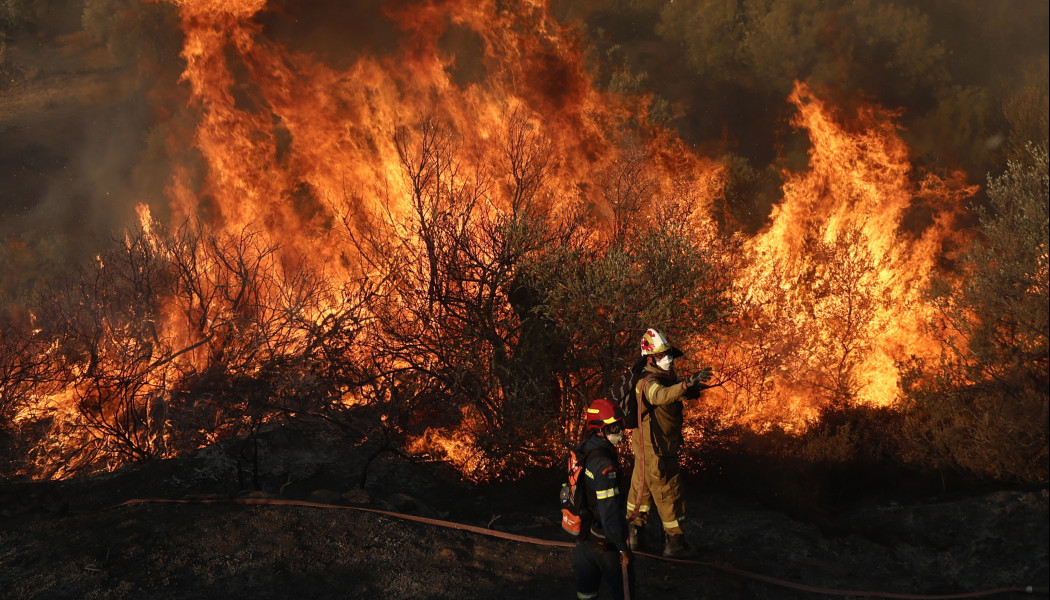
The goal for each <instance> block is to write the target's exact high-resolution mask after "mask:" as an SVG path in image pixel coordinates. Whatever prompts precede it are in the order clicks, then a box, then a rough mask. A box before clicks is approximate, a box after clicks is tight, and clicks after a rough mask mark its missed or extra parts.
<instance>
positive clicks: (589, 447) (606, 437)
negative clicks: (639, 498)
mask: <svg viewBox="0 0 1050 600" xmlns="http://www.w3.org/2000/svg"><path fill="white" fill-rule="evenodd" d="M623 418H624V415H623V411H622V410H621V409H620V406H619V405H617V404H616V403H615V402H612V401H610V400H607V399H605V398H599V399H598V400H595V401H594V402H592V403H591V405H590V406H588V407H587V414H586V416H585V419H586V427H585V430H584V442H583V444H582V456H584V457H585V458H584V459H583V464H584V472H583V475H584V476H583V477H582V478H581V480H582V481H583V482H584V489H585V491H586V498H587V505H588V507H589V508H590V510H591V512H592V513H593V515H594V518H593V520H592V521H591V524H590V527H589V528H588V529H584V530H581V531H580V536H579V538H578V539H577V541H576V549H575V552H574V553H573V568H574V569H575V570H576V598H577V599H578V600H590V599H592V598H597V597H598V588H599V587H600V586H601V583H602V582H603V581H604V582H605V583H606V585H607V586H608V587H609V589H610V591H611V592H612V596H613V598H616V599H617V600H619V599H622V598H625V597H632V596H634V565H633V558H632V555H631V549H630V547H629V546H628V545H627V519H626V518H625V515H626V504H625V502H624V500H625V498H624V494H623V489H622V487H623V471H622V470H621V468H620V457H619V455H618V454H617V453H616V445H617V444H619V443H620V441H622V440H623V437H624V428H623Z"/></svg>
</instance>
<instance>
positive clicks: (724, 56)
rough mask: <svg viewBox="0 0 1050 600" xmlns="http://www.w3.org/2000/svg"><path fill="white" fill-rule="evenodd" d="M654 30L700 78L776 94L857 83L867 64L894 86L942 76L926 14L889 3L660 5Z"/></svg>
mask: <svg viewBox="0 0 1050 600" xmlns="http://www.w3.org/2000/svg"><path fill="white" fill-rule="evenodd" d="M658 33H660V34H661V35H662V36H663V37H664V38H666V39H668V40H671V41H676V42H678V43H681V44H682V45H683V46H684V47H685V48H686V53H687V56H688V58H689V61H690V64H691V65H692V66H693V68H695V69H696V71H697V73H698V74H699V75H700V76H701V77H704V78H705V79H708V80H710V81H711V82H714V83H717V82H733V83H736V82H746V83H745V85H746V86H747V87H750V88H753V89H756V90H760V91H763V92H765V91H770V90H771V91H773V92H774V93H775V94H776V95H780V96H784V95H786V94H787V93H788V92H789V91H790V89H791V86H792V82H793V81H794V80H796V79H812V80H814V81H815V82H818V83H819V82H830V81H836V82H837V85H843V84H846V85H849V84H851V83H853V82H854V80H856V82H857V83H861V82H862V81H863V80H864V79H870V78H871V76H872V73H870V72H864V71H863V70H862V69H863V68H864V67H870V66H872V65H874V64H879V65H884V66H885V69H886V70H885V73H882V74H880V75H879V76H880V77H883V76H885V77H887V78H888V79H887V82H892V83H893V84H895V85H897V86H901V85H904V86H907V87H908V88H914V87H916V86H919V85H929V84H930V83H932V82H935V81H939V80H941V79H943V78H944V77H945V72H944V66H943V58H944V54H945V50H944V48H943V46H941V45H940V44H938V43H936V42H934V41H933V40H931V36H930V31H929V26H928V21H927V18H926V16H925V15H924V14H922V13H921V12H920V11H919V9H918V8H911V7H900V6H896V5H893V4H884V3H872V2H867V1H861V2H851V3H848V4H843V3H825V2H821V1H820V0H791V1H787V2H784V1H776V2H773V1H771V0H747V1H744V2H738V1H736V0H693V1H680V2H673V3H667V4H666V5H665V6H664V8H663V10H662V11H661V24H660V26H659V28H658ZM876 61H877V62H876ZM862 65H863V66H862Z"/></svg>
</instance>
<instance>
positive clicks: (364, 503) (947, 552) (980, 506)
mask: <svg viewBox="0 0 1050 600" xmlns="http://www.w3.org/2000/svg"><path fill="white" fill-rule="evenodd" d="M258 444H259V445H258V447H257V448H253V450H258V454H253V456H257V457H258V460H257V461H255V460H253V461H252V463H251V464H250V465H249V464H246V463H245V462H244V461H243V460H242V458H241V457H243V456H245V454H244V452H243V450H244V441H243V440H240V441H230V442H227V443H225V444H220V445H216V446H214V447H210V448H207V449H204V450H201V451H199V452H198V453H196V454H195V455H193V456H187V457H181V458H177V459H172V460H168V461H163V462H157V463H152V464H148V465H145V466H139V467H136V468H134V469H128V470H124V471H121V472H117V473H112V474H106V475H94V476H89V477H83V478H78V479H74V480H69V481H62V482H7V483H5V484H4V485H3V486H2V487H0V502H2V504H0V509H2V514H0V597H2V598H5V599H43V598H77V599H79V598H98V599H102V598H143V599H145V598H150V599H188V598H195V599H213V598H214V599H222V600H226V599H228V598H377V599H391V600H392V599H402V598H449V599H451V598H457V599H459V598H462V599H470V598H479V599H480V598H507V599H510V600H518V599H520V600H525V599H529V600H532V599H536V598H572V597H574V574H573V571H572V566H571V549H570V548H568V547H565V546H547V545H541V544H535V543H527V542H520V541H512V540H507V539H502V538H499V537H494V536H491V535H484V534H479V533H476V532H471V531H463V530H457V529H453V528H448V527H444V526H440V525H434V524H429V523H422V522H418V521H413V520H408V519H404V518H398V517H392V516H388V515H384V514H379V513H376V512H369V511H362V510H359V509H360V508H366V509H373V510H384V511H391V512H397V513H401V514H406V515H410V516H419V517H426V518H431V519H437V520H442V521H447V522H453V523H461V524H467V525H471V526H474V527H479V528H483V529H485V530H488V531H491V532H493V533H499V532H506V533H511V534H515V535H520V536H528V537H533V538H536V539H539V540H551V541H557V542H566V541H568V540H567V537H566V536H565V535H564V534H562V532H561V530H560V528H559V526H558V521H557V518H558V511H557V505H556V496H557V493H556V492H557V486H558V475H559V474H558V473H556V472H550V473H547V472H541V473H537V474H535V475H533V476H532V477H531V478H530V479H528V480H524V481H518V482H514V483H504V484H499V485H486V486H478V485H472V484H468V483H465V482H463V481H461V480H459V479H458V478H457V477H456V474H455V473H454V472H453V471H452V470H451V469H449V468H448V467H447V466H446V465H445V464H443V463H441V462H426V461H419V460H410V459H408V458H406V457H404V456H403V455H401V454H400V453H398V452H396V451H386V450H384V448H383V447H380V446H376V445H374V444H368V443H363V444H358V445H354V444H350V443H347V442H346V441H345V440H342V439H339V438H336V437H325V436H318V435H310V436H305V435H302V434H300V433H298V432H296V431H294V430H291V429H287V428H285V429H277V430H274V431H272V432H269V434H267V435H266V436H265V437H263V438H260V439H259V440H258ZM246 483H248V485H245V484H246ZM245 487H247V488H253V489H254V491H245V490H244V489H243V488H245ZM701 487H702V486H700V485H697V484H695V481H694V485H691V486H690V489H689V491H688V499H689V511H690V518H691V519H692V520H691V521H689V522H688V524H687V533H688V535H689V538H690V539H691V541H692V544H693V546H694V547H695V549H696V553H697V556H696V561H698V562H699V563H703V564H696V563H689V562H668V561H665V560H661V559H658V558H656V556H657V555H659V553H660V549H661V547H662V540H661V538H660V534H659V532H657V531H655V530H654V528H652V527H650V528H649V531H647V532H646V535H647V539H646V542H647V544H648V548H649V550H650V551H651V552H652V554H653V555H652V556H650V555H643V556H640V557H639V559H638V561H637V569H638V571H637V572H638V581H639V593H638V594H637V596H638V597H641V598H646V597H649V598H653V597H660V598H711V599H714V598H719V599H723V598H726V599H733V598H741V599H743V598H785V599H796V598H797V599H804V598H820V597H827V596H826V595H825V594H820V593H812V592H807V591H802V590H799V589H794V588H791V587H785V586H783V585H778V584H771V583H769V582H763V581H760V580H758V579H755V578H753V577H750V576H748V575H746V574H740V573H738V572H733V570H734V569H736V570H741V571H746V572H749V573H757V574H761V575H765V576H769V577H773V578H776V579H780V580H784V581H788V582H793V583H799V584H804V585H808V586H814V587H819V588H829V589H839V590H841V589H848V590H865V591H874V592H883V593H885V592H891V593H901V594H916V595H921V594H955V593H965V592H974V591H978V590H986V589H992V588H1002V587H1017V586H1027V585H1034V586H1037V587H1040V586H1041V587H1043V588H1044V589H1045V586H1047V582H1048V547H1050V541H1048V530H1050V523H1048V514H1050V513H1048V493H1047V490H1046V489H1042V490H1000V491H983V492H981V493H973V494H962V495H956V496H955V497H952V498H947V497H927V498H922V499H917V498H913V499H911V500H907V501H895V500H893V499H890V498H881V499H878V500H874V499H866V500H856V499H854V500H853V501H851V502H849V503H848V504H843V505H841V506H837V507H834V510H830V511H829V510H828V509H827V507H824V508H823V509H822V510H820V511H815V512H814V515H818V514H819V518H816V517H815V518H814V519H812V520H807V519H806V518H805V515H804V514H802V512H801V511H799V510H791V511H784V510H780V509H778V508H776V507H775V506H772V505H770V504H768V503H764V502H761V501H760V500H761V499H756V498H740V497H735V496H733V495H730V494H727V493H725V492H712V491H711V490H710V489H707V490H705V489H701ZM131 499H184V500H191V501H192V502H190V503H184V504H171V503H153V502H149V503H136V504H122V503H124V502H125V501H128V500H131ZM236 499H242V500H243V499H248V500H250V501H252V502H274V503H273V504H242V503H235V502H230V500H236ZM288 500H291V501H299V502H310V503H314V504H316V505H317V506H303V505H289V504H281V502H283V501H288ZM606 594H607V592H603V595H602V597H603V598H605V597H608V596H607V595H606ZM1021 596H1023V594H1019V593H1012V592H1006V593H1003V594H1002V595H999V596H997V597H1003V598H1011V597H1021ZM855 597H862V596H855ZM1026 597H1030V596H1026Z"/></svg>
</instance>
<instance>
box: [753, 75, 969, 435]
mask: <svg viewBox="0 0 1050 600" xmlns="http://www.w3.org/2000/svg"><path fill="white" fill-rule="evenodd" d="M789 99H790V101H791V102H792V103H794V105H795V107H796V108H797V110H798V113H797V115H796V117H795V119H794V125H795V126H797V127H799V128H801V129H804V130H805V131H806V132H807V133H808V135H809V140H810V150H809V168H808V169H807V170H805V171H802V172H798V173H791V172H788V173H785V185H784V189H783V191H784V199H783V201H782V202H781V203H780V204H779V205H778V206H776V207H775V208H774V210H773V212H772V215H771V217H770V222H769V225H768V227H767V228H766V229H765V230H764V231H762V232H761V233H760V234H759V235H757V236H755V237H754V238H753V239H751V240H749V241H748V242H747V244H746V251H747V256H748V258H747V266H746V267H745V269H744V272H743V274H742V276H741V277H740V279H739V280H738V281H737V282H736V288H737V292H736V298H737V301H738V303H739V305H740V306H742V307H743V310H742V312H743V314H744V316H745V320H746V322H747V323H748V324H749V325H750V326H751V332H750V337H749V339H747V340H745V343H744V344H743V345H742V346H743V348H744V349H745V350H744V351H743V352H742V353H740V354H738V355H737V356H736V360H738V361H739V363H740V364H738V365H736V366H737V367H738V368H742V369H743V370H744V372H742V374H741V380H744V381H750V383H751V384H752V385H754V386H755V388H753V389H750V390H748V391H749V392H751V393H752V395H753V394H754V393H755V390H756V389H757V390H759V392H758V393H759V394H762V395H763V396H764V398H763V399H764V400H766V402H765V404H766V406H765V408H764V409H757V410H752V411H751V413H750V414H749V415H748V417H747V418H748V419H749V420H752V421H754V422H759V423H780V424H785V425H787V426H789V427H792V426H797V425H800V424H804V423H805V422H807V421H808V420H810V419H812V418H814V417H815V416H816V414H817V412H818V411H819V409H820V408H821V407H822V406H826V405H828V403H839V404H842V403H845V404H848V403H860V404H867V405H873V406H886V405H890V404H893V403H894V402H896V401H897V400H898V399H899V389H898V380H899V372H898V362H899V361H903V360H907V359H908V358H909V357H913V356H917V357H922V358H930V357H935V356H937V355H938V354H939V353H940V351H941V345H940V342H939V341H938V339H937V337H936V335H935V333H934V332H933V331H932V330H931V329H930V323H931V322H932V320H933V317H934V309H933V307H932V305H931V304H930V303H929V302H928V301H927V300H925V299H924V296H923V292H924V290H925V289H926V288H927V285H928V283H929V281H930V277H931V276H932V275H933V274H934V273H935V272H936V270H937V268H938V265H937V261H938V260H939V259H940V257H942V256H944V249H945V245H946V243H947V242H949V241H951V240H953V239H954V238H955V237H956V235H957V234H956V233H954V231H955V223H954V219H955V217H956V216H957V215H958V214H959V212H960V210H961V208H962V206H963V201H964V200H965V199H967V198H969V197H970V196H972V195H973V194H974V193H975V191H976V189H977V188H976V187H974V186H967V185H965V183H964V176H963V174H962V173H955V174H952V175H951V176H950V177H947V178H940V177H937V176H935V175H933V174H928V175H925V176H920V175H918V174H916V173H915V172H914V170H913V169H912V167H911V163H910V161H909V152H908V148H907V146H906V145H905V144H904V142H903V141H902V140H901V138H900V136H899V135H897V133H896V131H895V130H894V120H893V115H892V114H890V113H888V112H886V111H882V110H879V109H877V108H875V107H863V108H860V109H859V110H858V112H857V115H856V117H855V118H854V119H852V121H851V122H850V123H847V122H846V120H845V119H843V118H842V117H840V116H838V115H837V114H836V112H835V110H834V109H833V107H830V106H828V105H827V104H826V103H825V102H824V101H822V100H821V99H820V98H819V97H818V96H817V95H816V94H814V92H813V91H812V90H811V89H810V88H809V87H808V86H806V85H804V84H796V86H795V90H794V92H793V93H792V94H791V96H790V98H789ZM749 368H752V369H754V370H755V371H758V372H759V373H758V374H757V375H755V376H754V377H750V378H749V376H748V373H747V372H746V371H747V369H749ZM763 369H765V372H762V371H763Z"/></svg>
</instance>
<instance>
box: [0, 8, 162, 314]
mask: <svg viewBox="0 0 1050 600" xmlns="http://www.w3.org/2000/svg"><path fill="white" fill-rule="evenodd" d="M170 13H171V11H170V9H168V7H166V6H164V5H154V4H144V3H142V2H140V1H139V0H85V1H84V2H57V1H45V2H39V3H37V4H36V5H35V12H33V13H21V14H23V16H24V17H25V18H24V19H23V20H21V21H8V22H7V23H6V27H5V29H4V31H3V33H4V37H5V38H6V40H5V41H6V46H7V48H8V51H7V52H6V59H5V64H3V65H0V68H2V69H3V71H4V74H5V75H6V76H7V78H8V82H5V83H7V86H6V89H4V87H3V86H2V85H0V92H2V93H3V94H4V95H5V96H7V97H8V98H9V99H11V101H10V102H7V103H6V105H7V106H6V110H2V111H0V139H2V141H3V143H0V164H2V165H3V167H2V168H0V178H2V183H0V240H3V241H4V246H10V245H15V246H18V247H22V246H24V245H29V246H31V247H33V248H35V249H36V250H37V255H36V256H34V260H33V263H34V265H35V267H37V268H41V269H44V270H49V271H52V272H54V273H55V274H57V273H58V272H60V271H63V270H65V269H66V268H68V267H69V266H71V265H75V264H77V263H80V262H82V261H84V260H86V259H87V258H89V257H90V256H93V254H94V253H95V252H97V251H98V250H99V249H100V248H102V247H104V246H105V245H107V244H108V243H110V241H111V240H112V238H113V237H114V236H115V235H118V234H119V232H120V231H122V230H123V229H124V228H125V227H127V226H128V225H129V224H130V223H131V222H132V221H133V219H134V218H135V212H134V207H135V205H136V204H139V203H145V204H152V205H155V206H160V205H162V204H163V192H164V187H165V184H166V179H167V177H169V176H170V175H169V174H166V173H165V171H169V170H170V165H168V166H166V168H161V165H160V163H161V162H162V161H163V159H162V158H161V156H160V154H162V152H163V150H162V149H161V148H158V145H157V144H156V135H157V134H156V131H157V129H158V128H164V127H166V126H167V124H166V123H165V121H166V120H167V119H169V118H170V117H171V116H172V115H174V114H175V113H174V111H173V110H172V108H171V105H170V102H171V100H172V99H173V97H174V96H175V95H176V93H175V92H174V90H176V89H177V88H176V85H177V78H178V74H179V72H180V66H179V61H178V52H179V48H180V46H181V42H180V40H179V36H178V34H177V29H175V28H173V27H172V23H171V22H170V21H169V20H168V19H169V18H170ZM158 101H159V102H158ZM0 252H2V250H0ZM29 276H30V275H29V274H28V273H26V274H25V277H29ZM0 283H2V284H3V286H2V288H3V289H0V294H8V293H12V291H13V290H11V289H8V288H10V287H15V286H17V285H18V284H19V283H21V281H13V282H12V281H3V282H0Z"/></svg>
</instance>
